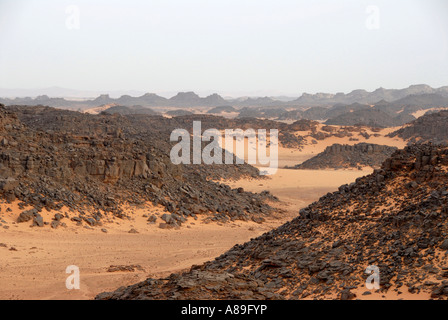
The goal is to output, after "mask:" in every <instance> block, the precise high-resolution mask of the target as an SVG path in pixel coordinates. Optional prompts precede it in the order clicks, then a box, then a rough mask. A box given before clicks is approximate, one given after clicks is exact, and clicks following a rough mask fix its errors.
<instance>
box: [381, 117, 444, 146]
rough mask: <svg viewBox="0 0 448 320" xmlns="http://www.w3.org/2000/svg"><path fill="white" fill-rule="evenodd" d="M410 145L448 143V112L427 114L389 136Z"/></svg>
mask: <svg viewBox="0 0 448 320" xmlns="http://www.w3.org/2000/svg"><path fill="white" fill-rule="evenodd" d="M389 136H390V137H396V136H398V137H400V138H403V139H405V140H408V141H409V143H425V142H432V143H436V144H439V143H448V111H446V110H444V111H440V112H436V113H429V114H426V115H424V116H422V117H420V118H418V119H417V120H415V121H413V122H411V123H410V124H409V125H408V126H406V127H404V128H401V129H399V130H397V131H395V132H393V133H391V134H390V135H389Z"/></svg>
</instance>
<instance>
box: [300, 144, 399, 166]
mask: <svg viewBox="0 0 448 320" xmlns="http://www.w3.org/2000/svg"><path fill="white" fill-rule="evenodd" d="M396 150H397V148H395V147H389V146H384V145H377V144H370V143H359V144H355V145H341V144H334V145H332V146H330V147H327V148H326V149H325V151H324V152H322V153H319V154H318V155H317V156H315V157H313V158H311V159H309V160H307V161H305V162H304V163H302V164H300V165H297V166H296V167H295V168H296V169H310V170H321V169H347V168H359V167H366V166H368V167H373V168H379V167H381V165H382V164H383V162H384V161H385V160H386V159H387V158H389V157H390V156H391V155H392V154H393V153H394V152H395V151H396Z"/></svg>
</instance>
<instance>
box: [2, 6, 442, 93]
mask: <svg viewBox="0 0 448 320" xmlns="http://www.w3.org/2000/svg"><path fill="white" fill-rule="evenodd" d="M73 5H74V6H75V7H73ZM78 12H79V16H78V14H77V13H78ZM78 17H79V19H78ZM420 83H426V84H429V85H431V86H433V87H440V86H444V85H448V1H446V0H393V1H390V0H388V1H376V0H371V1H362V0H361V1H360V0H326V1H324V0H322V1H319V0H302V1H300V0H269V1H266V0H265V1H263V0H157V1H155V0H150V1H143V0H126V1H125V0H123V1H113V0H104V1H100V0H83V1H76V0H72V1H64V0H62V1H61V0H20V1H17V0H0V88H45V87H50V86H60V87H66V88H73V89H82V90H104V91H107V90H123V89H126V90H139V91H144V92H155V93H166V92H173V91H176V92H177V91H196V92H210V93H212V92H218V93H220V94H223V95H245V94H263V95H278V94H287V95H300V94H301V93H303V92H308V93H316V92H333V93H335V92H349V91H351V90H353V89H358V88H362V89H367V90H374V89H376V88H378V87H385V88H404V87H407V86H409V85H411V84H420Z"/></svg>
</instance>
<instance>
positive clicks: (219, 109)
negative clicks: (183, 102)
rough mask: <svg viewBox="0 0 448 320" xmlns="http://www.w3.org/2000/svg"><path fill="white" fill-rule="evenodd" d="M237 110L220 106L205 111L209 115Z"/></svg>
mask: <svg viewBox="0 0 448 320" xmlns="http://www.w3.org/2000/svg"><path fill="white" fill-rule="evenodd" d="M236 111H237V110H236V109H235V108H234V107H232V106H221V107H215V108H213V109H210V110H208V111H207V113H209V114H220V113H223V112H236Z"/></svg>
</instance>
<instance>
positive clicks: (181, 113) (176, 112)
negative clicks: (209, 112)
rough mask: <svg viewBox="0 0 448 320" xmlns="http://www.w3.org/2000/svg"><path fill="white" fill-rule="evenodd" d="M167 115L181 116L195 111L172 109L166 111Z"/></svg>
mask: <svg viewBox="0 0 448 320" xmlns="http://www.w3.org/2000/svg"><path fill="white" fill-rule="evenodd" d="M166 114H167V115H169V116H172V117H180V116H189V115H192V114H193V112H191V111H188V110H183V109H177V110H171V111H167V112H166Z"/></svg>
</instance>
